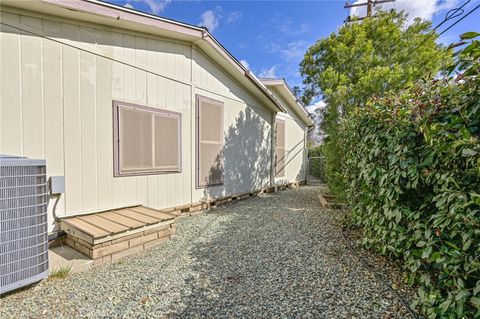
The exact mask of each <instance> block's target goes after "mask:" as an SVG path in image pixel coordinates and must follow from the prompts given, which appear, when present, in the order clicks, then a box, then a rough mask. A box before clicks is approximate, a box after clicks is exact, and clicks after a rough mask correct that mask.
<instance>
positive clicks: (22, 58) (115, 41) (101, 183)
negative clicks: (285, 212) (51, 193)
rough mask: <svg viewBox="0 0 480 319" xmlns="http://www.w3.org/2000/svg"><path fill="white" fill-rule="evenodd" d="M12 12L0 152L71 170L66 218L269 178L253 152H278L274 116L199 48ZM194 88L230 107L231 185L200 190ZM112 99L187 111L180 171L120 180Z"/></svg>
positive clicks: (5, 35) (7, 15)
mask: <svg viewBox="0 0 480 319" xmlns="http://www.w3.org/2000/svg"><path fill="white" fill-rule="evenodd" d="M8 10H9V9H7V8H3V7H2V12H1V21H2V25H1V38H0V42H1V61H0V69H1V73H0V83H1V101H0V106H1V108H0V114H1V116H0V118H1V119H0V121H1V122H0V126H1V128H0V153H2V154H11V155H21V156H27V157H31V158H44V159H46V160H47V173H48V175H49V176H54V175H64V176H65V182H66V194H65V195H64V196H62V199H61V201H60V203H59V205H58V208H57V214H58V216H60V217H61V216H65V215H67V214H68V215H74V214H79V213H85V212H89V211H98V210H101V209H110V208H117V207H121V206H127V205H134V204H139V203H141V204H144V205H146V206H150V207H153V208H164V207H171V206H176V205H181V204H186V203H189V202H195V201H198V200H200V199H201V198H202V197H205V196H210V197H211V196H220V195H222V194H228V193H234V192H236V191H237V190H239V191H240V190H242V191H245V190H250V189H253V188H259V187H261V186H262V185H267V184H268V180H269V169H268V168H269V165H270V162H269V157H268V156H266V159H267V160H263V159H262V160H260V159H259V158H253V159H252V158H249V156H252V155H256V154H263V153H264V152H265V153H268V154H269V152H270V148H269V145H270V144H269V138H270V137H269V136H270V126H271V124H270V122H271V120H270V119H271V113H270V112H269V111H266V110H264V109H263V108H262V107H261V106H260V103H258V102H257V101H256V100H255V99H254V98H252V97H251V96H250V95H249V94H248V93H246V92H245V91H244V90H242V88H241V87H240V86H239V85H237V83H236V82H235V81H233V80H232V79H231V78H230V77H229V76H228V75H226V74H225V73H224V72H222V71H221V69H220V68H219V67H217V66H216V65H215V64H214V63H213V62H212V61H210V60H209V59H208V58H207V57H206V56H204V55H203V54H202V53H201V52H200V51H197V50H195V49H194V48H192V46H191V45H190V44H184V43H181V42H175V41H170V40H168V41H167V40H164V39H160V38H158V37H154V36H148V35H143V34H137V33H132V32H129V31H125V30H122V31H120V30H113V29H112V28H107V27H103V26H98V25H93V24H87V23H83V22H73V21H71V20H65V19H60V18H55V17H47V16H41V15H37V14H35V13H30V12H27V13H23V12H22V11H17V10H13V11H12V12H8ZM13 12H15V13H13ZM7 25H10V26H7ZM19 29H23V30H25V31H21V30H19ZM27 31H28V32H27ZM32 33H33V34H32ZM35 34H37V35H35ZM192 52H193V59H191V58H190V57H191V56H192ZM192 70H193V72H192ZM192 79H193V81H192ZM192 83H194V85H192ZM195 94H201V95H205V96H208V97H211V98H214V99H218V100H221V101H223V102H224V103H225V116H224V118H225V125H224V127H225V138H226V145H225V174H226V177H225V185H224V186H222V187H216V188H211V189H200V190H196V189H195V156H194V155H195V128H194V125H195V121H194V116H195V107H194V103H195V102H194V101H195V99H194V97H195ZM112 100H120V101H125V102H131V103H135V104H140V105H146V106H150V107H158V108H161V109H166V110H171V111H176V112H180V113H181V114H182V163H183V167H182V172H181V173H171V174H159V175H149V176H138V177H134V176H133V177H116V178H114V177H113V135H112V131H113V119H112ZM253 151H255V152H253ZM264 170H265V171H266V174H265V176H264V175H263V174H264V172H263V171H264ZM52 207H53V202H52V203H51V205H49V210H50V214H49V218H50V220H49V225H50V228H49V230H50V231H51V230H52V229H53V225H54V223H53V217H52V214H51V208H52Z"/></svg>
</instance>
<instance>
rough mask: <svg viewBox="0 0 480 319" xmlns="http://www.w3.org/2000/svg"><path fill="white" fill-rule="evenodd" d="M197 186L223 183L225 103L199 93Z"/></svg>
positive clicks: (197, 110)
mask: <svg viewBox="0 0 480 319" xmlns="http://www.w3.org/2000/svg"><path fill="white" fill-rule="evenodd" d="M196 113H197V116H196V117H197V121H196V124H197V163H196V164H197V165H196V166H197V172H196V176H197V178H196V180H197V183H196V184H197V187H205V186H211V185H220V184H223V145H224V142H223V103H222V102H220V101H216V100H212V99H209V98H206V97H203V96H198V95H197V107H196Z"/></svg>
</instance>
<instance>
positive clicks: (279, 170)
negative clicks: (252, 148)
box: [275, 119, 286, 177]
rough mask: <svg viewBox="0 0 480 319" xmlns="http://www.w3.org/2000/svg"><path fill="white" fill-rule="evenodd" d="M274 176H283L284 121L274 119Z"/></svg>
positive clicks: (284, 162)
mask: <svg viewBox="0 0 480 319" xmlns="http://www.w3.org/2000/svg"><path fill="white" fill-rule="evenodd" d="M276 127H277V145H276V148H275V177H285V164H286V161H285V121H284V120H280V119H276Z"/></svg>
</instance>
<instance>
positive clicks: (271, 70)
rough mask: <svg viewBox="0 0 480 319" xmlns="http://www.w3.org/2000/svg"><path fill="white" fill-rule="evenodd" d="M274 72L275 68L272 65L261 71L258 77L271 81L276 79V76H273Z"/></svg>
mask: <svg viewBox="0 0 480 319" xmlns="http://www.w3.org/2000/svg"><path fill="white" fill-rule="evenodd" d="M276 71H277V67H276V66H275V65H274V66H272V67H271V68H269V69H262V70H261V71H260V73H259V74H258V77H260V78H270V79H273V78H276V77H277V76H276V74H275V72H276Z"/></svg>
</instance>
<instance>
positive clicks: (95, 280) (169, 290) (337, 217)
mask: <svg viewBox="0 0 480 319" xmlns="http://www.w3.org/2000/svg"><path fill="white" fill-rule="evenodd" d="M318 192H319V188H318V187H312V186H305V187H301V188H298V189H293V190H286V191H280V192H278V193H275V194H266V195H262V196H259V197H257V198H252V199H249V200H245V201H241V202H237V203H234V204H230V205H227V206H223V207H220V208H217V209H214V210H211V211H210V212H208V213H204V214H199V215H197V216H194V217H188V218H182V219H179V220H178V221H177V236H176V238H174V239H173V240H171V241H169V242H167V243H165V244H162V245H160V246H158V247H156V248H155V249H152V250H150V251H148V252H145V253H143V254H141V255H137V256H134V257H130V258H127V259H125V260H124V261H121V262H119V263H115V264H110V265H104V266H100V267H97V268H95V269H94V270H92V271H88V272H84V273H80V274H73V275H70V276H68V277H67V278H65V279H57V280H53V279H52V280H45V281H43V282H41V283H39V284H38V285H36V286H34V287H32V288H29V289H26V290H24V291H20V292H18V293H14V294H10V295H8V296H6V297H5V298H3V299H0V317H1V318H33V317H34V318H66V317H68V318H74V317H86V318H408V314H407V313H406V312H405V310H404V308H402V306H401V304H400V303H399V302H398V301H397V300H396V299H395V297H394V296H393V295H392V294H391V293H390V292H389V291H388V290H386V289H385V287H383V286H382V285H381V284H380V283H379V282H378V281H376V280H375V278H374V276H373V275H372V274H371V273H368V271H367V270H365V269H364V268H363V267H362V266H361V265H360V264H358V263H357V262H356V261H355V259H354V258H352V256H351V255H350V254H349V253H348V250H347V246H346V244H345V243H344V242H343V241H342V237H341V234H340V228H341V219H342V215H341V212H338V211H334V210H324V209H321V208H320V206H319V203H318V198H317V194H318Z"/></svg>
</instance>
